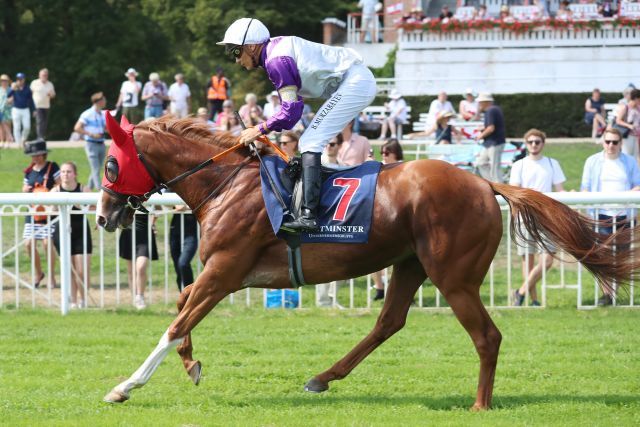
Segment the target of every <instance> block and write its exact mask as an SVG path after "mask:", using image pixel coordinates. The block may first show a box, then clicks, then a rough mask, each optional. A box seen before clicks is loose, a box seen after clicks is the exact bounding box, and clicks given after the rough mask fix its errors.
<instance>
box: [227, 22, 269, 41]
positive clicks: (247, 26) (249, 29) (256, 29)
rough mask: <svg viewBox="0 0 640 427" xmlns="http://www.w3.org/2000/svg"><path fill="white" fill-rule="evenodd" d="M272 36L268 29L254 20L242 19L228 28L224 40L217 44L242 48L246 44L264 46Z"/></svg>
mask: <svg viewBox="0 0 640 427" xmlns="http://www.w3.org/2000/svg"><path fill="white" fill-rule="evenodd" d="M270 37H271V35H270V34H269V30H268V29H267V27H266V26H265V25H264V24H263V23H262V22H260V21H259V20H257V19H254V18H240V19H238V20H237V21H235V22H234V23H233V24H231V25H230V26H229V28H227V31H226V32H225V33H224V40H222V41H221V42H218V43H216V44H220V45H226V44H233V45H237V46H242V45H245V44H262V43H264V42H266V41H267V40H269V38H270Z"/></svg>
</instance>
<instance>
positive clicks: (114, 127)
mask: <svg viewBox="0 0 640 427" xmlns="http://www.w3.org/2000/svg"><path fill="white" fill-rule="evenodd" d="M104 117H105V121H106V123H107V131H108V132H109V135H111V139H113V142H114V143H115V144H116V145H118V146H121V145H124V144H125V143H126V142H127V133H126V132H125V131H124V129H122V127H120V125H119V124H118V122H116V119H114V118H113V116H112V115H111V113H110V112H109V111H107V110H105V111H104Z"/></svg>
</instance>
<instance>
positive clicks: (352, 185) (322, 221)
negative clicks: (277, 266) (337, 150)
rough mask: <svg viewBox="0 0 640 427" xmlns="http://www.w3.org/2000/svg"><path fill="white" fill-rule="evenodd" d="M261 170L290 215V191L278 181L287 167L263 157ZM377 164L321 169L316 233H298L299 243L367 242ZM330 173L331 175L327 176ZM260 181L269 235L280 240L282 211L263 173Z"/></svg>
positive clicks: (274, 157)
mask: <svg viewBox="0 0 640 427" xmlns="http://www.w3.org/2000/svg"><path fill="white" fill-rule="evenodd" d="M262 160H263V163H264V165H265V168H266V169H267V170H268V171H269V174H270V175H271V177H272V178H273V181H274V184H275V186H276V188H277V189H278V191H279V192H280V194H281V195H282V198H283V200H284V202H285V204H286V205H287V206H288V207H289V209H290V210H291V211H293V209H292V206H291V203H292V199H293V197H292V194H291V190H290V189H289V188H287V185H286V183H285V182H283V179H282V178H281V176H282V172H283V171H284V169H285V168H286V166H287V164H286V163H285V162H284V160H282V159H281V158H280V157H278V156H264V157H263V158H262ZM381 165H382V164H381V163H380V162H375V161H369V162H365V163H363V164H362V165H360V166H357V167H354V168H349V169H344V170H336V171H333V170H331V171H328V170H327V169H325V168H323V174H322V179H323V183H322V189H321V197H320V207H319V209H318V224H319V226H320V230H319V231H318V232H314V233H302V234H301V235H300V240H301V242H302V243H366V242H367V241H368V240H369V230H370V228H371V216H372V213H373V201H374V197H375V191H376V182H377V181H378V173H379V172H380V166H381ZM329 172H331V173H329ZM260 177H261V178H262V179H261V180H262V197H263V198H264V203H265V205H266V207H267V214H268V215H269V220H270V221H271V226H272V227H273V232H274V233H275V234H276V235H277V236H278V237H282V235H283V233H285V232H284V231H282V230H280V226H281V225H282V222H283V217H284V209H283V207H282V205H281V204H280V202H278V199H277V197H276V195H275V194H274V193H273V190H272V189H271V185H269V179H268V178H267V176H266V175H265V171H264V169H261V170H260Z"/></svg>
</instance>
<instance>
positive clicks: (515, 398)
mask: <svg viewBox="0 0 640 427" xmlns="http://www.w3.org/2000/svg"><path fill="white" fill-rule="evenodd" d="M316 397H319V398H314V396H313V395H306V396H277V397H264V396H262V397H261V396H254V397H251V398H249V399H247V400H244V401H243V402H242V405H243V406H246V405H247V404H249V405H251V404H256V405H262V404H269V405H279V406H296V407H297V406H314V407H317V406H319V405H324V406H332V405H335V404H339V403H352V404H362V405H368V406H376V405H379V406H385V407H388V406H390V405H391V406H397V407H402V406H416V405H417V406H423V407H424V408H425V409H429V410H434V411H442V410H457V409H465V410H466V409H468V408H469V407H470V406H471V405H472V404H473V398H471V397H469V396H460V395H454V396H433V397H431V396H418V395H397V396H337V395H325V396H316ZM557 402H561V403H565V404H566V403H569V404H570V403H574V404H584V403H599V404H604V405H606V406H619V405H630V404H640V397H636V396H624V395H575V394H572V395H563V394H541V395H527V394H523V395H495V396H494V397H493V405H492V408H493V409H514V408H519V407H522V406H525V405H532V404H544V403H557ZM228 404H230V405H233V403H232V402H228Z"/></svg>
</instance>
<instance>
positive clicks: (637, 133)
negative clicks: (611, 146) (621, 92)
mask: <svg viewBox="0 0 640 427" xmlns="http://www.w3.org/2000/svg"><path fill="white" fill-rule="evenodd" d="M629 104H630V106H629V114H628V120H629V123H630V124H631V125H632V126H633V130H632V131H631V135H632V136H630V138H635V144H636V145H640V90H638V89H634V90H633V91H632V92H631V102H630V103H629ZM630 143H631V142H630ZM623 148H624V147H623ZM639 151H640V150H639ZM636 160H638V162H640V159H639V158H638V156H637V157H636Z"/></svg>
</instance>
